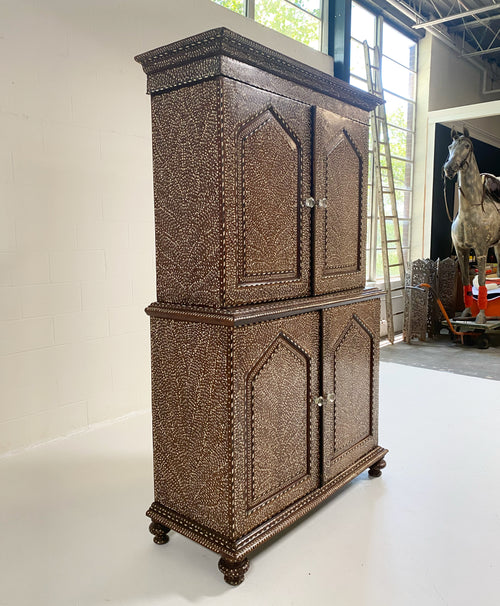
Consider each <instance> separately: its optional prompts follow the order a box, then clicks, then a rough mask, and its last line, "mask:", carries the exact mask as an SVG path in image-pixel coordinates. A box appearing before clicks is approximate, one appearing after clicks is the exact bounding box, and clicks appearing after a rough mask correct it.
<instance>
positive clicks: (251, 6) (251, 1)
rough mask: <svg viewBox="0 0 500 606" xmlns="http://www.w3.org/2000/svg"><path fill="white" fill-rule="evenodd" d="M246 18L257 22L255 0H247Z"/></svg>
mask: <svg viewBox="0 0 500 606" xmlns="http://www.w3.org/2000/svg"><path fill="white" fill-rule="evenodd" d="M246 11H247V12H246V16H247V17H249V18H250V19H253V20H254V21H255V0H247V7H246Z"/></svg>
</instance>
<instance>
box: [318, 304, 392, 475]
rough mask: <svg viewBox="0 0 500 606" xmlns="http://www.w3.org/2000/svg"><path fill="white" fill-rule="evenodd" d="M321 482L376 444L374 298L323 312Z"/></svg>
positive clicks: (376, 321) (376, 307)
mask: <svg viewBox="0 0 500 606" xmlns="http://www.w3.org/2000/svg"><path fill="white" fill-rule="evenodd" d="M322 313H323V393H324V395H325V396H326V395H327V394H332V395H333V398H330V399H329V398H325V400H327V401H326V402H325V404H324V405H323V482H328V481H329V480H331V479H332V478H334V477H335V476H336V475H337V474H339V473H340V472H342V471H344V470H345V469H347V467H349V466H350V465H352V464H353V463H354V462H355V461H356V460H357V459H359V458H360V457H362V456H363V455H364V454H366V453H367V452H369V451H370V450H371V449H372V448H374V447H375V446H376V445H377V437H378V436H377V425H378V355H379V348H378V341H379V338H378V335H379V332H380V303H379V300H378V299H375V300H371V301H364V302H358V303H351V304H346V305H341V306H339V307H333V308H331V309H327V310H324V311H323V312H322Z"/></svg>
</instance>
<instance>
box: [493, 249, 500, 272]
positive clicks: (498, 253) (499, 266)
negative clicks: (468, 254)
mask: <svg viewBox="0 0 500 606" xmlns="http://www.w3.org/2000/svg"><path fill="white" fill-rule="evenodd" d="M493 250H494V251H495V257H496V258H497V274H498V271H499V270H500V242H497V243H496V244H495V246H494V247H493Z"/></svg>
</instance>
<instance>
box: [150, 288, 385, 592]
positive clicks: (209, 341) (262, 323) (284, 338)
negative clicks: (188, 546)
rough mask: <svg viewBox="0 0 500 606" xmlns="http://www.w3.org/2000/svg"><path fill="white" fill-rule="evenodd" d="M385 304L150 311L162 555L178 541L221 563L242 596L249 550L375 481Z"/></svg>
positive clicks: (364, 296) (352, 299)
mask: <svg viewBox="0 0 500 606" xmlns="http://www.w3.org/2000/svg"><path fill="white" fill-rule="evenodd" d="M378 296H379V293H378V291H370V292H367V291H362V292H358V293H357V294H356V293H354V294H353V293H351V294H350V295H349V297H344V298H339V297H336V298H335V297H332V296H330V297H323V298H321V299H316V300H315V301H314V305H312V304H311V300H310V299H308V300H297V301H296V302H295V305H294V306H292V305H291V304H290V303H284V304H271V305H270V304H268V305H264V306H256V307H254V308H251V309H247V308H245V309H244V310H243V309H242V308H235V309H233V310H231V311H224V312H223V311H217V310H206V308H205V310H203V309H202V308H198V309H197V310H193V309H190V310H188V309H179V308H169V307H168V306H163V307H161V306H152V307H151V308H149V310H148V313H149V314H150V315H151V316H152V317H151V343H152V379H153V384H152V387H153V389H152V392H153V445H154V479H155V502H154V503H153V505H152V506H151V508H150V509H149V511H148V515H149V516H150V517H151V519H152V525H151V528H150V530H151V532H152V533H153V534H154V535H155V542H157V543H165V542H166V541H167V540H168V536H167V532H168V530H169V529H174V530H176V531H178V532H180V533H182V534H184V535H186V536H188V537H189V538H191V539H193V540H195V541H197V542H199V543H201V544H202V545H205V546H206V547H208V548H210V549H212V550H214V551H217V552H218V553H220V554H221V556H222V560H221V563H220V568H221V570H223V572H224V576H225V578H226V580H227V581H228V582H231V583H232V584H236V581H238V580H240V581H241V580H242V578H243V575H244V569H246V568H245V566H246V564H245V565H244V564H243V563H242V562H243V559H244V558H246V554H247V553H249V552H250V551H251V550H252V549H254V548H255V547H256V546H258V545H259V544H260V543H262V542H264V541H266V540H267V539H268V538H270V537H272V536H273V535H275V534H276V533H278V532H279V531H280V530H282V529H283V528H285V527H287V526H288V525H290V524H292V523H293V522H295V521H296V520H298V519H299V518H300V517H301V516H302V515H304V514H305V513H307V512H308V511H310V510H311V509H313V508H314V507H315V506H316V505H318V504H319V503H320V502H321V501H323V500H324V499H326V498H327V497H328V496H329V495H331V494H333V493H334V492H335V491H336V490H338V489H339V488H341V487H342V486H344V485H345V484H346V483H347V482H349V481H350V480H351V479H352V478H354V477H355V476H356V475H358V474H359V473H361V472H362V471H363V470H365V469H368V468H372V471H373V473H372V474H371V475H377V474H376V473H375V471H377V470H376V468H375V467H374V466H376V464H377V463H378V462H379V461H381V460H382V459H383V457H384V455H385V454H386V452H387V451H386V450H384V449H382V448H380V447H379V446H378V443H377V440H378V435H377V427H378V331H379V318H380V306H379V299H378ZM280 305H281V306H280ZM242 313H244V314H245V315H244V316H243V315H241V314H242ZM379 468H381V467H380V466H379ZM237 563H239V565H238V566H237V565H236V564H237Z"/></svg>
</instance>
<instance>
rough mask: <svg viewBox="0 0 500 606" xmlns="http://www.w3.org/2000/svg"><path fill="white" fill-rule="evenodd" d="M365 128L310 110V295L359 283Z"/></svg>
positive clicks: (361, 273) (362, 273) (362, 255)
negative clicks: (312, 125) (312, 118)
mask: <svg viewBox="0 0 500 606" xmlns="http://www.w3.org/2000/svg"><path fill="white" fill-rule="evenodd" d="M367 146H368V127H367V126H366V125H364V124H361V123H359V122H354V121H352V120H349V119H347V118H343V117H341V116H339V115H337V114H334V113H332V112H330V111H327V110H325V109H321V108H319V107H317V108H316V109H315V138H314V198H315V200H316V201H318V200H323V203H322V204H321V205H316V206H315V208H314V293H315V294H323V293H327V292H335V291H338V290H346V289H349V288H356V287H362V286H364V283H365V256H366V252H365V248H366V244H365V239H366V235H365V233H366V216H365V207H366V203H365V198H366V172H367V170H366V169H367V161H368V159H367V153H368V147H367Z"/></svg>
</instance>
